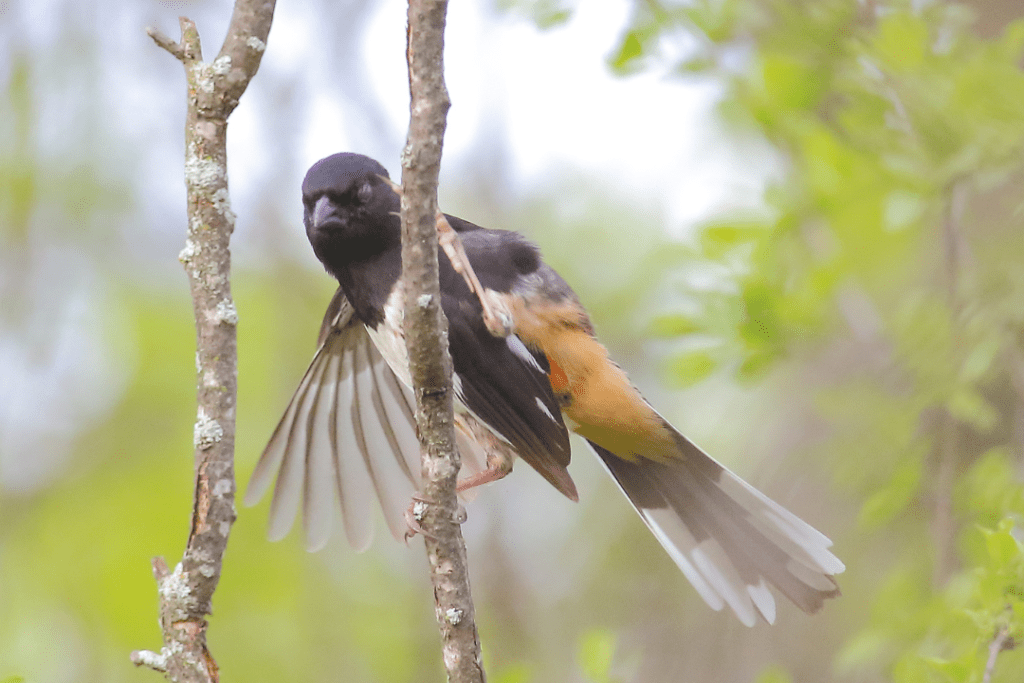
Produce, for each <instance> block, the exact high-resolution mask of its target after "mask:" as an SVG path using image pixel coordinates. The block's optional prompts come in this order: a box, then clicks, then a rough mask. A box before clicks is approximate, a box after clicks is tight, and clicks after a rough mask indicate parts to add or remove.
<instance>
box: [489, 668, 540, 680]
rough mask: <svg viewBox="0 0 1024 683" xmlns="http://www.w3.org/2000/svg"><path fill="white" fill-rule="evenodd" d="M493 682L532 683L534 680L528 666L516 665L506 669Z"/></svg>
mask: <svg viewBox="0 0 1024 683" xmlns="http://www.w3.org/2000/svg"><path fill="white" fill-rule="evenodd" d="M491 680H493V681H494V683H530V681H532V680H533V674H532V672H531V671H530V667H529V666H527V665H526V664H515V665H513V666H509V667H505V668H504V669H502V670H501V671H499V672H498V674H497V675H496V676H494V677H493V678H491Z"/></svg>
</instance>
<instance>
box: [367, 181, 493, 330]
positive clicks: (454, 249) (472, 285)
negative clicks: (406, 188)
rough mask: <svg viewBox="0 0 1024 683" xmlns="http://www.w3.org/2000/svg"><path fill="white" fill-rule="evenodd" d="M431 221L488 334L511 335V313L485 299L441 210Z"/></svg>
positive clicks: (399, 189)
mask: <svg viewBox="0 0 1024 683" xmlns="http://www.w3.org/2000/svg"><path fill="white" fill-rule="evenodd" d="M380 179H381V180H383V181H384V182H385V183H387V184H388V185H390V186H391V189H392V190H394V191H395V192H396V193H397V194H398V196H399V197H401V196H402V186H401V185H399V184H398V183H396V182H395V181H393V180H391V179H390V178H388V177H386V176H380ZM434 222H435V223H436V226H437V241H438V244H440V245H441V248H442V249H444V253H445V255H447V256H448V261H449V262H451V264H452V268H453V269H455V272H456V273H458V274H459V275H461V276H462V279H463V280H465V282H466V286H467V287H469V291H470V292H472V293H473V294H475V295H476V297H477V299H479V300H480V307H481V308H482V309H483V319H484V325H485V326H486V327H487V331H488V332H490V333H491V334H493V335H494V336H495V337H507V336H508V335H509V334H511V333H512V315H511V313H509V312H508V311H506V310H504V309H503V307H502V305H501V303H500V302H498V301H496V300H493V299H491V298H490V297H488V296H487V293H486V292H485V291H484V288H483V285H481V284H480V279H479V278H477V276H476V271H475V270H473V264H472V263H470V262H469V256H467V255H466V249H465V248H464V247H463V246H462V240H461V239H460V238H459V233H457V232H455V229H454V228H453V227H452V225H451V223H449V222H448V219H447V218H445V215H444V214H443V213H441V209H440V208H438V209H437V210H436V211H435V212H434Z"/></svg>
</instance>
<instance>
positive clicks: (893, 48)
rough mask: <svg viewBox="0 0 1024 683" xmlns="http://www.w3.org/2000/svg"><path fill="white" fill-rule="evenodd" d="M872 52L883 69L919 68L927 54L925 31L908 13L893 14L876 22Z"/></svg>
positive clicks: (906, 69) (926, 33)
mask: <svg viewBox="0 0 1024 683" xmlns="http://www.w3.org/2000/svg"><path fill="white" fill-rule="evenodd" d="M875 50H876V51H877V53H878V55H879V57H880V58H881V59H882V60H884V62H885V64H886V66H889V67H891V68H893V69H895V70H897V71H910V70H912V69H916V68H918V67H920V66H921V64H922V62H923V61H924V58H925V53H926V51H927V50H928V27H927V26H926V25H925V23H924V21H923V20H922V19H921V18H920V17H917V16H914V15H913V14H910V13H909V12H896V13H893V14H890V15H888V16H884V17H882V19H881V20H880V21H879V22H878V35H877V38H876V40H875Z"/></svg>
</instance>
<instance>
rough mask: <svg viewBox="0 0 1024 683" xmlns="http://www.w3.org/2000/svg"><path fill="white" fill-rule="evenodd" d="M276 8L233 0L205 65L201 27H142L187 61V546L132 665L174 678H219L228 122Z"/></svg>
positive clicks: (229, 385) (231, 435) (227, 348)
mask: <svg viewBox="0 0 1024 683" xmlns="http://www.w3.org/2000/svg"><path fill="white" fill-rule="evenodd" d="M273 14H274V0H238V1H237V2H236V3H235V8H234V13H233V14H232V17H231V24H230V26H229V28H228V35H227V38H226V39H225V40H224V44H223V46H221V50H220V53H219V54H218V55H217V58H216V59H214V60H213V61H212V62H204V61H203V56H202V47H201V45H200V41H199V32H198V30H197V29H196V26H195V24H194V23H193V22H192V21H190V20H189V19H187V18H185V17H182V18H181V20H180V22H181V40H180V41H179V42H174V41H173V40H171V39H170V38H168V37H167V36H164V35H163V34H161V33H160V32H159V31H157V30H156V29H152V28H151V29H148V30H147V32H148V33H149V35H150V36H151V37H152V38H153V40H154V41H155V42H156V43H157V45H159V46H160V47H162V48H164V49H165V50H167V51H168V52H170V53H171V54H172V55H174V56H175V57H176V58H177V59H179V60H180V61H181V62H182V64H183V65H184V67H185V76H186V82H187V86H188V113H187V117H186V122H185V185H186V188H187V192H188V229H187V238H186V240H185V248H184V249H183V250H182V252H181V254H180V255H179V260H180V261H181V262H182V264H183V265H184V267H185V272H186V273H187V274H188V279H189V287H190V290H191V294H192V305H193V310H194V313H195V321H196V338H197V340H196V391H197V403H198V408H197V411H196V413H197V414H196V423H195V431H194V437H195V438H194V445H195V451H194V454H193V457H194V463H195V492H194V499H193V507H192V517H191V525H190V531H189V536H188V543H187V545H186V548H185V553H184V555H183V557H182V559H181V562H179V563H178V565H177V566H176V567H175V568H174V571H170V570H169V569H168V567H167V564H166V563H165V562H164V559H163V558H162V557H157V558H154V560H153V573H154V575H155V577H156V580H157V585H158V588H159V595H160V627H161V630H162V631H163V638H164V645H163V648H162V649H161V650H160V652H158V653H157V652H149V651H136V652H133V653H132V655H131V659H132V661H133V662H134V663H135V664H136V665H137V666H141V665H145V666H149V667H150V668H153V669H156V670H158V671H162V672H164V674H165V675H166V676H167V678H168V679H170V680H172V681H181V682H189V683H192V682H196V683H198V682H200V681H202V682H208V681H217V680H218V679H219V675H218V670H217V663H216V662H215V661H214V659H213V657H212V656H211V655H210V652H209V650H208V649H207V647H206V627H207V622H206V616H207V615H208V614H210V611H211V601H212V598H213V592H214V590H215V589H216V588H217V583H218V582H219V580H220V574H221V561H222V559H223V556H224V550H225V548H226V547H227V542H228V535H229V533H230V531H231V525H232V524H233V523H234V521H235V516H236V513H235V473H234V445H235V404H236V394H237V385H238V381H237V380H238V363H237V354H236V327H237V324H238V313H237V311H236V310H235V304H234V302H233V300H232V298H231V284H230V275H231V253H230V239H231V233H232V231H233V230H234V225H235V215H234V213H233V212H232V211H231V202H230V198H229V195H228V175H227V150H226V143H227V119H228V116H230V114H231V112H232V111H234V109H235V107H236V106H237V105H238V100H239V98H241V96H242V93H244V92H245V89H246V87H247V86H248V85H249V81H250V80H251V79H252V77H253V76H254V75H255V74H256V71H257V69H259V65H260V60H261V59H262V57H263V52H264V50H266V46H267V36H268V34H269V33H270V24H271V20H272V19H273Z"/></svg>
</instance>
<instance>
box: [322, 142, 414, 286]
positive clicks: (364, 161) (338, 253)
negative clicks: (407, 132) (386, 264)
mask: <svg viewBox="0 0 1024 683" xmlns="http://www.w3.org/2000/svg"><path fill="white" fill-rule="evenodd" d="M387 177H388V172H387V170H386V169H385V168H384V167H383V166H381V165H380V164H379V163H377V162H376V161H374V160H373V159H370V158H369V157H365V156H363V155H361V154H352V153H350V152H345V153H342V154H334V155H332V156H329V157H327V158H326V159H321V160H320V161H318V162H316V163H315V164H313V166H312V167H311V168H310V169H309V171H308V172H307V173H306V178H305V180H303V181H302V205H303V207H304V209H305V211H304V216H303V223H304V224H305V226H306V237H308V238H309V242H310V244H312V245H313V251H314V252H316V256H317V258H318V259H320V261H321V262H322V263H323V264H324V266H326V267H327V270H328V271H330V272H331V273H332V274H334V275H337V274H338V272H339V270H341V269H343V268H344V267H345V266H346V265H347V264H350V263H353V262H357V261H363V260H366V259H369V258H373V257H374V256H376V255H378V254H380V253H381V252H383V251H386V250H387V249H389V248H391V247H394V246H395V245H398V244H400V243H401V225H400V223H399V219H398V216H397V215H396V214H397V212H398V209H399V200H398V195H396V194H395V192H394V190H392V189H391V187H390V185H388V183H387V181H386V180H385V178H387Z"/></svg>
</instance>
